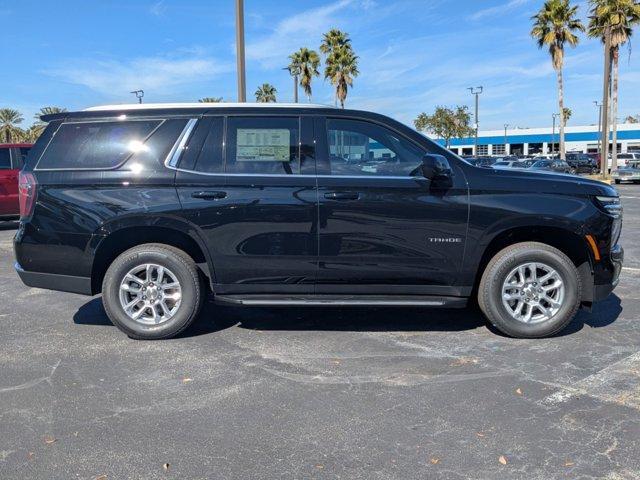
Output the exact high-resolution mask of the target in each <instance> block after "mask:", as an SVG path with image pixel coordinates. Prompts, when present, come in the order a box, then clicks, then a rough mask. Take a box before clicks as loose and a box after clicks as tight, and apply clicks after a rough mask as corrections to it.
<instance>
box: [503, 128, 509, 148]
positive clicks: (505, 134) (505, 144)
mask: <svg viewBox="0 0 640 480" xmlns="http://www.w3.org/2000/svg"><path fill="white" fill-rule="evenodd" d="M507 128H509V124H508V123H505V124H504V154H505V155H506V154H507Z"/></svg>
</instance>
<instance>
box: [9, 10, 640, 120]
mask: <svg viewBox="0 0 640 480" xmlns="http://www.w3.org/2000/svg"><path fill="white" fill-rule="evenodd" d="M541 4H542V0H456V1H454V0H449V1H445V0H398V1H392V0H335V1H331V0H329V1H317V0H298V1H291V0H245V10H246V11H245V15H246V42H247V91H248V97H249V98H253V92H254V91H255V89H256V88H257V86H258V85H260V84H262V83H263V82H269V83H272V84H274V85H275V86H276V88H277V90H278V99H279V100H280V101H291V99H292V90H293V88H292V80H291V77H289V75H288V73H287V72H286V71H284V70H282V68H283V67H285V66H286V65H287V63H288V61H287V55H289V54H290V53H291V52H292V51H294V50H297V49H298V48H299V47H301V46H307V47H310V48H315V49H317V48H318V46H319V44H320V41H321V37H322V33H323V32H325V31H327V30H328V29H330V28H334V27H335V28H340V29H343V30H346V31H347V32H349V34H350V35H351V37H352V40H353V46H354V49H355V50H356V53H357V54H358V55H359V56H360V71H361V74H360V76H359V77H358V78H357V79H356V81H355V85H354V89H353V90H352V91H351V92H350V93H349V97H348V98H347V106H348V107H352V108H362V109H368V110H374V111H378V112H381V113H384V114H387V115H390V116H393V117H395V118H397V119H399V120H401V121H403V122H405V123H411V121H412V119H413V118H415V117H416V115H417V114H418V113H420V112H422V111H426V112H430V111H432V110H433V109H434V107H435V106H436V105H447V106H455V105H469V106H470V107H471V106H472V97H471V95H470V93H469V92H468V91H467V90H466V88H467V87H470V86H478V85H482V86H484V88H485V92H484V93H483V94H482V96H481V100H480V101H481V111H480V123H481V129H489V128H502V125H503V124H504V123H509V124H510V125H512V126H520V127H539V126H547V125H549V124H550V123H551V114H552V112H554V111H556V77H555V74H554V72H553V69H552V68H551V63H550V60H549V55H548V52H547V51H546V50H539V49H538V48H537V46H536V45H535V43H534V42H533V40H532V39H531V38H530V37H529V31H530V17H531V15H532V14H533V13H535V11H536V10H537V9H538V8H540V6H541ZM580 6H581V15H582V16H583V17H585V18H586V15H587V3H586V1H583V2H580ZM0 21H2V25H3V28H2V34H1V35H2V45H4V48H2V49H1V53H0V58H1V59H2V65H3V68H2V70H1V71H0V107H12V108H17V109H19V110H20V111H21V112H23V114H24V116H25V122H24V126H27V124H29V123H30V122H31V119H32V117H33V114H34V113H35V112H36V111H37V110H38V109H39V108H40V107H41V106H45V105H57V106H63V107H66V108H68V109H71V110H73V109H81V108H85V107H87V106H90V105H96V104H104V103H124V102H130V101H133V100H135V98H134V96H133V95H131V94H129V92H130V91H131V90H134V89H138V88H143V89H144V90H145V92H146V96H145V101H148V102H166V101H195V100H197V99H198V98H200V97H203V96H222V97H224V98H225V99H227V100H234V99H235V98H236V90H235V86H236V79H235V43H234V42H235V36H234V1H233V0H109V1H107V0H82V1H81V0H57V1H55V2H53V1H44V0H13V1H9V0H0ZM636 35H637V33H636ZM620 65H621V88H620V117H621V118H624V117H625V116H626V115H628V114H640V93H639V92H640V54H638V53H636V52H635V51H634V52H633V53H632V55H631V57H630V58H629V56H628V52H627V49H626V48H625V49H624V51H623V53H622V55H621V62H620ZM601 71H602V49H601V46H600V44H599V42H596V41H593V40H589V39H586V38H584V37H583V38H582V42H581V45H579V46H578V48H576V49H574V50H570V51H568V52H567V56H566V63H565V76H566V78H565V84H566V104H567V105H568V106H569V107H570V108H572V110H573V118H572V119H571V121H570V124H574V125H577V124H591V123H594V122H596V121H597V113H596V108H595V107H594V105H593V103H592V102H593V100H595V99H599V98H601V82H602V81H601ZM313 90H314V95H313V100H314V102H317V103H328V104H331V103H332V102H333V90H332V87H331V85H330V84H329V83H328V82H326V81H324V80H323V79H322V78H318V79H316V80H315V82H314V84H313Z"/></svg>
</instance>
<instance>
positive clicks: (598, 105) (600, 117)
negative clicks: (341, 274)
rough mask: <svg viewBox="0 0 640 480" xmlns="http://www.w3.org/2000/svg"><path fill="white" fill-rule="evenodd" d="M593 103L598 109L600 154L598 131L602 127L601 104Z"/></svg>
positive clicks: (599, 138) (600, 140) (600, 139)
mask: <svg viewBox="0 0 640 480" xmlns="http://www.w3.org/2000/svg"><path fill="white" fill-rule="evenodd" d="M593 103H594V104H595V105H596V107H598V152H600V144H601V142H602V136H601V133H602V132H601V131H600V129H601V127H602V104H601V103H599V102H598V101H597V100H594V101H593Z"/></svg>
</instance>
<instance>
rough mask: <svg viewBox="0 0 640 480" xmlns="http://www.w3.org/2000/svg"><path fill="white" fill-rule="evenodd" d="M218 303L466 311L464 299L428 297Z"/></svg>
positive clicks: (251, 298)
mask: <svg viewBox="0 0 640 480" xmlns="http://www.w3.org/2000/svg"><path fill="white" fill-rule="evenodd" d="M214 298H215V302H216V303H224V304H231V305H243V306H284V307H287V306H300V307H325V306H335V307H370V306H374V307H441V308H464V307H466V306H467V299H466V298H463V297H432V296H425V295H422V296H420V295H387V296H385V295H309V294H306V295H215V297H214Z"/></svg>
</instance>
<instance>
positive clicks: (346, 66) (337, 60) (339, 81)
mask: <svg viewBox="0 0 640 480" xmlns="http://www.w3.org/2000/svg"><path fill="white" fill-rule="evenodd" d="M359 73H360V72H359V71H358V57H357V56H356V55H354V53H353V51H352V50H351V49H350V48H347V47H341V48H338V49H336V50H334V51H333V53H332V54H331V55H330V56H329V57H328V58H327V67H326V69H325V74H324V75H325V78H328V79H329V80H330V81H331V83H332V85H333V86H334V87H335V88H336V99H337V100H339V101H340V106H341V107H342V108H344V102H345V100H346V99H347V91H348V90H349V87H352V86H353V79H354V78H355V77H357V76H358V74H359Z"/></svg>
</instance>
